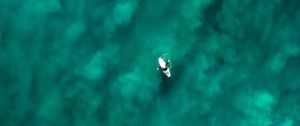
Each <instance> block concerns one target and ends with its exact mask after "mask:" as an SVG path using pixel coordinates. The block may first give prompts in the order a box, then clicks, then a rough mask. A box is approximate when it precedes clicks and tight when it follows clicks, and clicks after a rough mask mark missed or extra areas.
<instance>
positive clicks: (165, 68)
mask: <svg viewBox="0 0 300 126" xmlns="http://www.w3.org/2000/svg"><path fill="white" fill-rule="evenodd" d="M158 64H159V70H161V71H162V72H163V73H164V74H165V75H166V76H167V77H171V71H170V67H169V64H170V60H168V61H167V62H166V61H165V60H164V59H163V57H162V56H161V57H159V58H158Z"/></svg>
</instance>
